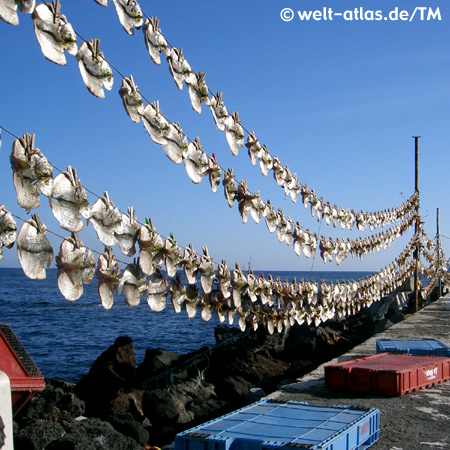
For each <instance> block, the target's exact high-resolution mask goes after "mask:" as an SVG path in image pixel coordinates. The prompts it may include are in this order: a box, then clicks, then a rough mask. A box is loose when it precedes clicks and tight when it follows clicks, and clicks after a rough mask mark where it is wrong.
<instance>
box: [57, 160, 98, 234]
mask: <svg viewBox="0 0 450 450" xmlns="http://www.w3.org/2000/svg"><path fill="white" fill-rule="evenodd" d="M49 200H50V208H51V209H52V212H53V215H54V216H55V218H56V220H57V221H58V222H59V224H60V226H61V227H62V228H64V229H65V230H67V231H71V232H73V233H78V232H79V231H81V230H82V229H83V227H84V222H83V220H82V213H84V212H85V210H86V209H87V208H88V206H89V203H88V200H87V192H86V190H85V189H84V187H83V186H82V184H81V182H80V179H79V178H78V175H77V173H76V171H75V169H73V168H72V167H70V166H69V167H68V168H67V170H66V171H64V172H63V173H61V174H59V175H58V176H57V177H56V178H55V180H54V182H53V189H52V194H51V196H50V199H49Z"/></svg>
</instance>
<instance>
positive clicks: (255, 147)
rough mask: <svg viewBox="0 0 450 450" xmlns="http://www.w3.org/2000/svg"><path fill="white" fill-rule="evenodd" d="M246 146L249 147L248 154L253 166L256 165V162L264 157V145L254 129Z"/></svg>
mask: <svg viewBox="0 0 450 450" xmlns="http://www.w3.org/2000/svg"><path fill="white" fill-rule="evenodd" d="M245 146H246V147H247V149H248V156H249V158H250V161H251V163H252V165H253V166H256V163H257V162H258V160H259V159H261V157H262V152H263V150H262V145H261V143H260V142H259V140H258V138H257V137H256V134H255V132H254V131H252V132H251V133H250V134H249V135H248V138H247V143H246V144H245Z"/></svg>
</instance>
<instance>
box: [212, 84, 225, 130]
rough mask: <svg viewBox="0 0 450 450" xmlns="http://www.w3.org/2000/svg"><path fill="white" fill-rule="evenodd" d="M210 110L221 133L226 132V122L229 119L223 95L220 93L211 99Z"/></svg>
mask: <svg viewBox="0 0 450 450" xmlns="http://www.w3.org/2000/svg"><path fill="white" fill-rule="evenodd" d="M209 106H210V108H211V112H212V115H213V118H214V122H215V124H216V126H217V128H218V129H219V130H220V131H225V126H226V122H227V119H228V111H227V107H226V106H225V103H224V102H223V94H222V93H221V92H218V93H217V94H216V95H214V96H213V97H212V98H211V99H210V105H209Z"/></svg>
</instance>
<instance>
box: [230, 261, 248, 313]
mask: <svg viewBox="0 0 450 450" xmlns="http://www.w3.org/2000/svg"><path fill="white" fill-rule="evenodd" d="M231 285H232V287H233V303H234V306H235V307H236V308H239V307H240V306H241V304H242V300H241V295H242V293H243V292H244V290H245V288H246V287H247V280H246V278H245V275H244V274H243V273H242V270H241V268H240V267H239V264H236V266H235V268H234V270H233V273H232V276H231Z"/></svg>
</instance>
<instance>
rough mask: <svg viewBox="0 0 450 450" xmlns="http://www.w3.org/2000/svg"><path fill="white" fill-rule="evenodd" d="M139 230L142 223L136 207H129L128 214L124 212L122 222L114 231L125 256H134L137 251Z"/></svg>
mask: <svg viewBox="0 0 450 450" xmlns="http://www.w3.org/2000/svg"><path fill="white" fill-rule="evenodd" d="M139 231H140V225H139V223H138V220H137V218H136V213H135V211H134V208H128V212H127V214H122V220H121V223H120V225H119V226H118V227H117V228H116V229H115V231H114V236H115V238H116V240H117V243H118V244H119V247H120V250H121V251H122V253H123V254H124V255H125V256H133V255H134V254H135V253H136V241H137V239H138V234H139Z"/></svg>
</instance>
